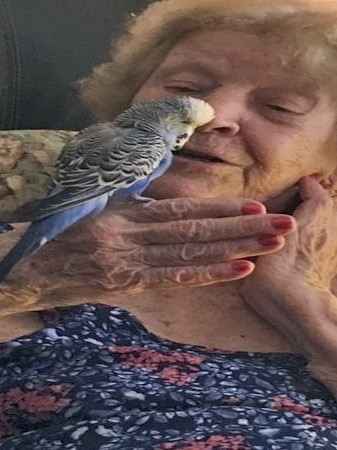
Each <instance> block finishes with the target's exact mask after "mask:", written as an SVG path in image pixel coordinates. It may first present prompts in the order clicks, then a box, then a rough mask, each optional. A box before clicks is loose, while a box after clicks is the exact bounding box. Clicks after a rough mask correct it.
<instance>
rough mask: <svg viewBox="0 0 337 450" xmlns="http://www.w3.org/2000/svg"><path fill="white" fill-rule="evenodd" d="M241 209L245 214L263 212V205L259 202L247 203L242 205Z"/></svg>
mask: <svg viewBox="0 0 337 450" xmlns="http://www.w3.org/2000/svg"><path fill="white" fill-rule="evenodd" d="M241 211H242V213H243V214H261V213H262V212H263V207H262V205H259V204H257V203H246V204H245V205H243V206H242V208H241Z"/></svg>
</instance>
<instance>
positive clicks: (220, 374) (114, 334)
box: [0, 305, 337, 450]
mask: <svg viewBox="0 0 337 450" xmlns="http://www.w3.org/2000/svg"><path fill="white" fill-rule="evenodd" d="M45 316H46V317H47V319H46V320H47V327H46V328H44V329H42V330H39V331H37V332H35V333H33V334H31V335H29V336H24V337H21V338H20V339H16V340H14V341H11V342H8V343H5V344H1V345H0V366H1V367H0V449H2V450H9V449H13V450H14V449H15V450H28V449H36V450H40V449H41V450H76V449H85V450H86V449H88V450H89V449H90V450H96V449H100V450H110V449H121V450H127V449H130V450H131V449H132V450H143V449H144V450H145V449H147V450H148V449H155V450H175V449H179V450H206V449H207V450H215V449H229V450H248V449H256V450H258V449H259V450H266V449H271V450H283V449H284V450H306V449H315V450H317V449H337V403H336V402H335V400H334V399H333V397H332V396H331V395H330V393H329V392H328V390H327V389H325V388H324V387H323V386H322V385H321V384H320V383H318V382H316V381H315V380H314V379H313V378H311V376H310V375H309V374H308V372H307V370H306V368H305V364H306V363H305V360H304V359H303V358H302V357H301V356H299V355H295V354H285V353H276V354H271V353H247V352H226V351H219V350H212V349H206V348H203V347H197V346H192V345H184V344H178V343H175V342H172V341H168V340H165V339H162V338H159V337H157V336H155V335H153V334H151V333H149V332H148V331H147V330H146V329H145V328H144V327H143V326H142V325H141V324H140V323H139V322H138V320H137V319H135V318H134V317H133V316H132V315H131V314H130V313H128V312H126V311H123V310H121V309H119V308H111V307H108V306H103V305H82V306H76V307H70V308H62V309H56V310H54V312H53V313H52V312H50V313H48V314H46V315H45Z"/></svg>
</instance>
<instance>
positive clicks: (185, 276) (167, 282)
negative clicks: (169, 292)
mask: <svg viewBox="0 0 337 450" xmlns="http://www.w3.org/2000/svg"><path fill="white" fill-rule="evenodd" d="M254 267H255V266H254V263H252V262H251V261H246V260H239V261H232V262H224V263H216V264H209V265H206V266H185V267H166V268H152V269H149V270H147V271H146V272H145V273H144V274H143V277H142V284H143V286H144V287H145V288H158V287H159V288H174V287H183V286H207V285H210V284H215V283H221V282H226V281H233V280H239V279H241V278H245V277H247V276H248V275H250V274H251V273H252V272H253V270H254Z"/></svg>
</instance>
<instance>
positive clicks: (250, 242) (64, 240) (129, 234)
mask: <svg viewBox="0 0 337 450" xmlns="http://www.w3.org/2000/svg"><path fill="white" fill-rule="evenodd" d="M247 206H248V208H249V207H253V212H259V213H261V214H253V215H252V214H247V212H248V213H249V212H250V210H249V209H248V211H247ZM262 213H263V214H262ZM264 213H265V207H264V206H263V205H262V204H260V203H258V202H253V201H247V200H246V199H241V198H236V199H232V200H226V202H224V201H223V199H207V200H202V199H192V198H182V199H172V200H162V201H153V202H150V203H140V204H135V203H133V202H129V203H123V202H120V203H119V202H117V203H116V204H113V205H111V207H109V208H107V210H106V211H105V212H104V213H103V214H101V215H100V216H99V217H97V218H91V219H87V220H85V221H83V222H81V224H79V225H77V226H76V227H74V228H73V229H71V230H69V231H68V232H66V233H64V234H63V236H61V237H60V238H58V239H56V240H55V241H53V242H51V243H50V244H48V245H47V246H45V247H43V248H42V250H40V252H39V253H38V254H36V255H34V256H33V257H32V258H29V260H26V261H25V262H23V263H21V264H20V265H18V268H17V269H15V270H14V271H13V273H12V274H11V276H10V277H9V279H8V281H6V282H5V283H3V284H2V286H1V287H0V299H1V302H2V305H3V307H5V305H7V306H8V307H9V308H10V311H12V312H13V311H15V308H18V307H19V305H20V304H18V302H17V301H16V302H14V297H15V296H16V297H17V295H16V289H22V290H23V292H21V295H20V302H22V298H23V297H27V302H26V303H27V304H26V307H27V308H28V309H36V306H37V305H38V306H39V307H43V305H46V306H47V305H50V304H51V302H52V303H53V305H56V304H63V303H64V302H65V303H67V302H68V303H77V302H78V301H79V299H81V302H83V301H95V300H96V299H97V298H100V297H99V296H100V292H102V293H104V292H106V291H107V290H108V291H124V292H127V293H133V292H141V291H143V290H145V289H154V288H172V287H179V286H186V287H188V286H202V285H208V284H213V283H218V282H221V281H231V280H236V279H239V278H242V277H244V276H247V275H248V274H249V273H251V272H252V270H253V268H254V265H253V263H252V262H250V261H249V260H247V259H245V258H248V257H252V256H256V255H263V254H266V253H269V252H271V251H275V249H277V248H281V247H282V246H283V245H284V236H286V235H287V234H289V233H291V232H292V231H293V229H294V228H295V226H296V225H295V221H294V220H293V218H291V217H289V216H286V215H281V214H268V215H267V214H264ZM284 218H285V219H286V220H287V222H288V224H286V225H288V226H287V227H286V228H282V229H279V228H277V223H275V220H277V219H284ZM282 225H283V224H282ZM266 237H267V238H268V239H271V242H269V240H268V241H267V242H265V241H264V240H263V239H264V238H266ZM259 239H260V240H259ZM261 239H262V241H261ZM238 259H243V261H242V260H241V263H240V262H239V264H238V262H237V260H238ZM12 280H15V281H12ZM15 286H16V287H15ZM8 287H10V288H11V289H12V291H13V298H11V299H10V301H8V299H7V294H8ZM30 289H32V291H31V293H30ZM65 291H66V292H67V298H66V299H65V298H64V292H65ZM14 292H15V294H14ZM24 293H26V294H24ZM30 296H32V297H35V300H33V298H30ZM17 298H18V297H17ZM9 305H11V306H9ZM29 305H30V306H29ZM21 309H22V303H21Z"/></svg>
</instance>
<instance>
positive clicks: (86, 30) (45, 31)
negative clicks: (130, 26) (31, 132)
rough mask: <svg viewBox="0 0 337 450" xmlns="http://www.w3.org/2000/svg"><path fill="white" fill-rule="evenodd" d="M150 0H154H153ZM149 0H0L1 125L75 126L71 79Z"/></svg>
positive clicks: (78, 111) (82, 113) (102, 56)
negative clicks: (132, 14)
mask: <svg viewBox="0 0 337 450" xmlns="http://www.w3.org/2000/svg"><path fill="white" fill-rule="evenodd" d="M152 1H153V0H152ZM149 3H151V0H0V129H2V130H5V129H51V128H52V129H68V130H72V129H73V130H78V129H81V128H83V127H84V126H86V125H88V124H89V123H92V121H93V118H92V117H91V115H90V114H89V112H88V111H86V110H85V109H84V107H83V105H82V104H81V102H80V100H79V99H78V96H77V94H76V89H75V86H74V82H75V81H76V80H77V79H79V78H82V77H83V76H85V75H87V74H88V73H89V72H90V69H91V68H92V67H93V66H95V65H97V64H99V63H101V62H103V61H106V60H107V59H108V54H109V48H110V43H111V39H112V38H116V37H117V36H118V35H119V34H120V32H121V30H122V29H123V24H124V23H125V22H126V21H127V20H128V19H129V18H130V15H131V13H137V12H139V11H140V10H142V9H144V8H145V7H146V5H148V4H149Z"/></svg>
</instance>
